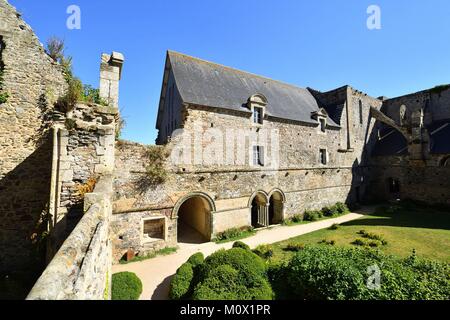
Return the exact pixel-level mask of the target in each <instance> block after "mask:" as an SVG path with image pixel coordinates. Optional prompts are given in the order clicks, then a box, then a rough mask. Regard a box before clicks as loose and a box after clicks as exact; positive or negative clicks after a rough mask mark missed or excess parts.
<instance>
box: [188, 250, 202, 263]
mask: <svg viewBox="0 0 450 320" xmlns="http://www.w3.org/2000/svg"><path fill="white" fill-rule="evenodd" d="M204 260H205V257H204V256H203V253H201V252H197V253H194V254H193V255H192V256H190V257H189V259H188V261H187V262H188V263H190V264H191V265H192V267H196V266H199V265H201V264H202V263H203V261H204Z"/></svg>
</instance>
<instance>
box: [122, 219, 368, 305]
mask: <svg viewBox="0 0 450 320" xmlns="http://www.w3.org/2000/svg"><path fill="white" fill-rule="evenodd" d="M362 216H363V215H362V214H358V213H349V214H347V215H345V216H342V217H338V218H333V219H327V220H323V221H317V222H312V223H308V224H304V225H297V226H275V227H272V228H268V229H264V230H260V231H258V232H257V233H256V234H255V235H254V236H251V237H249V238H246V239H243V240H242V241H243V242H245V243H246V244H248V245H249V246H250V247H251V248H255V247H256V246H258V245H260V244H270V243H275V242H279V241H283V240H287V239H290V238H293V237H297V236H300V235H302V234H305V233H310V232H313V231H317V230H320V229H324V228H328V227H330V226H331V225H332V224H334V223H344V222H347V221H351V220H355V219H358V218H361V217H362ZM232 245H233V242H228V243H224V244H216V243H214V242H208V243H203V244H186V243H180V244H179V249H178V251H177V252H176V253H174V254H171V255H168V256H158V257H156V258H153V259H149V260H144V261H140V262H134V263H129V264H125V265H114V266H113V272H114V273H116V272H120V271H130V272H134V273H136V274H137V276H138V277H139V278H140V279H141V281H142V284H143V292H142V295H141V298H140V299H141V300H148V299H152V300H165V299H167V298H168V293H169V284H170V280H171V278H172V276H173V275H174V274H175V272H176V271H177V269H178V268H179V267H180V265H182V264H183V263H184V262H186V260H187V259H188V258H189V257H190V256H191V255H192V254H194V253H196V252H202V253H203V254H204V255H205V257H206V256H208V255H210V254H211V253H213V252H215V251H217V250H219V249H221V248H225V249H229V248H231V246H232Z"/></svg>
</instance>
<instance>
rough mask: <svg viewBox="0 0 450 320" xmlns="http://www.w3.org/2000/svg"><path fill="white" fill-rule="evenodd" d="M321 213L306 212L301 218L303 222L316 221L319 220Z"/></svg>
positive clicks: (315, 211)
mask: <svg viewBox="0 0 450 320" xmlns="http://www.w3.org/2000/svg"><path fill="white" fill-rule="evenodd" d="M320 216H321V212H320V211H318V210H306V211H305V214H304V216H303V220H305V221H317V220H319V219H320Z"/></svg>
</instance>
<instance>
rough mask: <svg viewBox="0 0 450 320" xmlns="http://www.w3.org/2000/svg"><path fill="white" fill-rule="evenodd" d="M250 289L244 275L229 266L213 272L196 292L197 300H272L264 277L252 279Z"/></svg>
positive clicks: (223, 266)
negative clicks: (243, 277)
mask: <svg viewBox="0 0 450 320" xmlns="http://www.w3.org/2000/svg"><path fill="white" fill-rule="evenodd" d="M252 280H253V281H252V285H251V286H250V287H249V286H247V285H246V284H245V281H243V279H242V275H241V274H240V273H239V271H237V270H236V269H235V268H233V267H232V266H230V265H228V264H224V265H220V266H218V267H217V268H215V269H214V270H212V271H211V272H210V273H209V275H208V277H207V278H206V279H204V280H203V281H202V282H201V283H200V284H199V285H198V286H197V287H196V288H195V290H194V294H193V298H194V299H195V300H270V299H272V296H273V293H272V289H271V287H270V284H269V282H268V281H267V279H265V278H264V277H263V276H256V277H254V278H253V279H252Z"/></svg>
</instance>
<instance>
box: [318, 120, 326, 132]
mask: <svg viewBox="0 0 450 320" xmlns="http://www.w3.org/2000/svg"><path fill="white" fill-rule="evenodd" d="M319 122H320V131H322V132H326V130H327V119H325V118H319Z"/></svg>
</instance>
